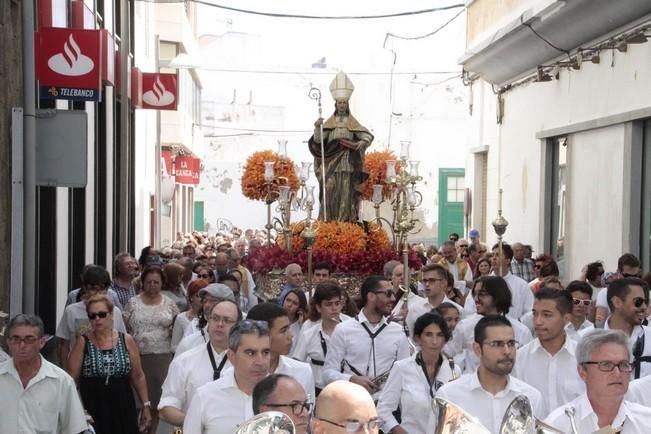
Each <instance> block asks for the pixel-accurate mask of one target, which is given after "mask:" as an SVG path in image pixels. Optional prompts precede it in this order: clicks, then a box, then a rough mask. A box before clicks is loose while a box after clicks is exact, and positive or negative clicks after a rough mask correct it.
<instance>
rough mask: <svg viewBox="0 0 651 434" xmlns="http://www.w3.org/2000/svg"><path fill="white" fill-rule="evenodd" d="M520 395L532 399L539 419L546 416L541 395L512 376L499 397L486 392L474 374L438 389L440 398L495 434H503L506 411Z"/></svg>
mask: <svg viewBox="0 0 651 434" xmlns="http://www.w3.org/2000/svg"><path fill="white" fill-rule="evenodd" d="M520 395H524V396H526V397H527V398H528V399H529V402H530V403H531V407H532V409H533V415H534V416H535V417H537V418H542V417H543V416H544V408H543V403H542V397H541V395H540V392H539V391H538V390H536V389H535V388H534V387H532V386H529V385H528V384H526V383H525V382H524V381H520V380H518V379H517V378H515V377H513V376H510V375H509V377H508V382H507V384H506V388H505V389H504V390H502V391H500V392H498V393H496V394H495V395H493V394H492V393H490V392H487V391H486V390H484V389H483V388H482V386H481V383H479V377H478V376H477V372H472V373H470V374H465V375H462V376H461V378H459V379H458V380H454V381H452V382H450V383H447V384H445V385H444V386H443V387H441V388H440V389H439V390H438V392H437V394H436V397H437V398H441V399H445V400H446V401H449V402H451V403H453V404H454V405H456V406H458V407H460V408H462V409H463V410H465V411H466V412H467V413H469V414H471V415H472V416H474V417H476V418H477V419H479V421H480V422H481V424H482V425H484V426H485V427H486V428H488V429H489V430H490V431H491V432H493V433H499V432H500V426H501V424H502V418H503V417H504V413H505V412H506V409H507V408H508V406H509V405H510V404H511V402H512V401H513V400H514V399H515V398H516V397H517V396H520Z"/></svg>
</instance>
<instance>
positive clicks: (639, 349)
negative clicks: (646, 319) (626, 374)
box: [633, 333, 651, 379]
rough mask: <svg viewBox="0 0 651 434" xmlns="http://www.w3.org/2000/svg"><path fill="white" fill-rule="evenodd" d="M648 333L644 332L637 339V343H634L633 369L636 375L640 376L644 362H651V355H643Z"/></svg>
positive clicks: (636, 376)
mask: <svg viewBox="0 0 651 434" xmlns="http://www.w3.org/2000/svg"><path fill="white" fill-rule="evenodd" d="M645 334H646V333H642V336H640V337H639V338H637V340H636V341H635V345H633V371H634V377H635V378H636V379H637V378H640V374H641V371H642V362H645V363H650V362H651V356H642V354H644V335H645Z"/></svg>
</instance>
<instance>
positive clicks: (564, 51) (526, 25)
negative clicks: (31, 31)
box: [520, 16, 571, 60]
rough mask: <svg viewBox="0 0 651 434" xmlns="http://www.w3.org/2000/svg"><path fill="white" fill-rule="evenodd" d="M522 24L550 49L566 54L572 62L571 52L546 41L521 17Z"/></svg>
mask: <svg viewBox="0 0 651 434" xmlns="http://www.w3.org/2000/svg"><path fill="white" fill-rule="evenodd" d="M520 24H522V25H523V26H525V27H527V28H528V29H529V30H531V32H532V33H533V34H534V35H536V36H537V37H538V39H540V40H541V41H543V42H544V43H545V44H547V45H549V46H550V47H552V48H553V49H554V50H556V51H559V52H561V53H565V54H566V55H567V57H568V58H570V60H571V55H570V51H569V50H566V49H565V48H560V47H558V46H556V45H554V44H552V43H551V42H550V41H548V40H547V39H545V38H544V37H543V36H542V35H541V34H540V33H538V32H536V30H535V29H534V28H533V27H532V26H531V24H529V23H525V22H524V18H523V17H522V16H520Z"/></svg>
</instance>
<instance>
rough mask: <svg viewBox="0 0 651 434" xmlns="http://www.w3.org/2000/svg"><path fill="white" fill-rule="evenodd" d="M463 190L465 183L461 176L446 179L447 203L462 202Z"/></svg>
mask: <svg viewBox="0 0 651 434" xmlns="http://www.w3.org/2000/svg"><path fill="white" fill-rule="evenodd" d="M465 188H466V183H465V178H464V177H463V176H450V177H448V191H447V201H448V202H463V197H464V191H465Z"/></svg>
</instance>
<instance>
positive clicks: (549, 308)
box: [513, 288, 585, 414]
mask: <svg viewBox="0 0 651 434" xmlns="http://www.w3.org/2000/svg"><path fill="white" fill-rule="evenodd" d="M535 297H536V300H535V301H534V303H533V323H534V329H535V331H536V336H537V337H536V339H534V340H533V341H531V342H529V343H528V344H527V345H525V346H523V347H522V348H520V349H519V350H518V355H517V361H516V363H515V369H514V371H513V375H514V376H515V377H516V378H519V379H520V380H522V381H524V382H525V383H527V384H529V385H530V386H533V387H535V388H536V389H538V390H539V391H540V392H541V393H542V396H543V403H544V408H545V414H547V413H549V412H550V411H551V410H552V409H554V408H556V407H558V406H560V405H561V404H563V403H565V402H568V401H571V400H572V399H574V398H576V397H577V396H579V395H580V394H581V393H583V392H584V391H585V387H584V384H583V381H582V380H581V377H579V374H578V373H577V371H576V369H575V367H576V354H575V352H576V341H575V340H574V339H570V338H568V337H567V335H566V334H565V323H566V322H567V321H569V318H570V315H571V313H570V312H571V311H572V301H571V300H572V298H571V296H570V293H569V292H567V291H561V290H558V289H552V288H542V289H540V290H539V291H538V292H537V293H536V295H535Z"/></svg>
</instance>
